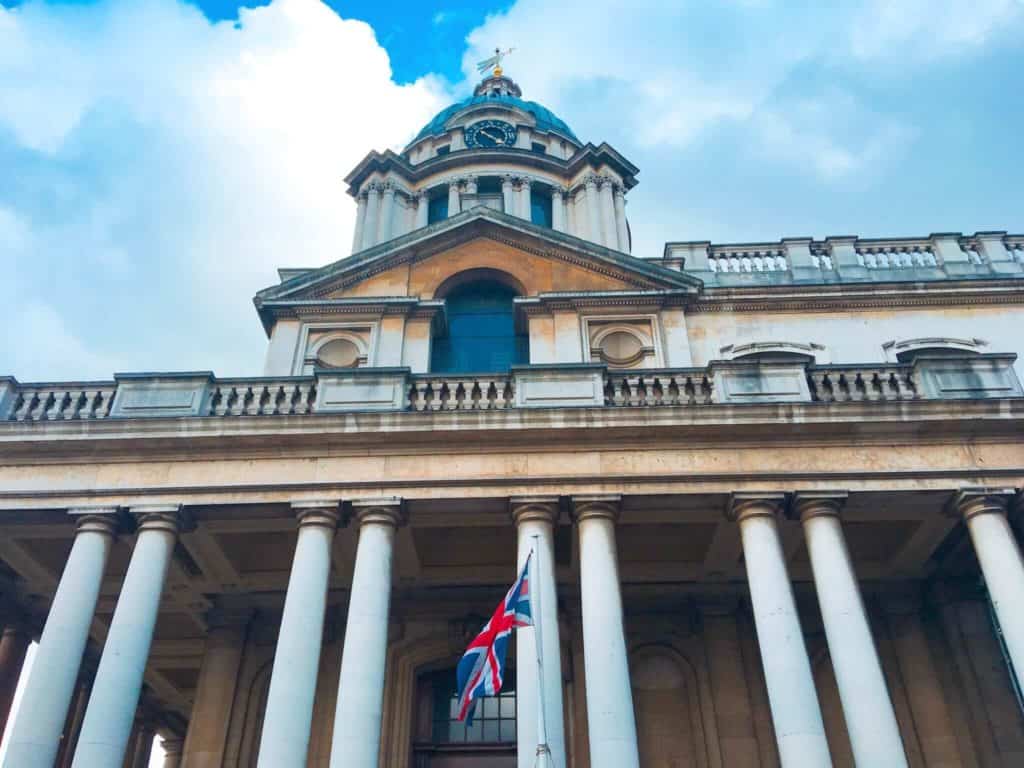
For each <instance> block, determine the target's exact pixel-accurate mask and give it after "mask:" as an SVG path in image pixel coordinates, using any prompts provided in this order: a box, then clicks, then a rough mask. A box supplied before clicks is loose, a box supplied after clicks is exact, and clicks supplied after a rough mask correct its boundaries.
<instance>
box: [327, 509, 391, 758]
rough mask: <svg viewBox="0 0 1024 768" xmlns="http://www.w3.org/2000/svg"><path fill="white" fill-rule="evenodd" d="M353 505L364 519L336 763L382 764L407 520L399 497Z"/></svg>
mask: <svg viewBox="0 0 1024 768" xmlns="http://www.w3.org/2000/svg"><path fill="white" fill-rule="evenodd" d="M352 509H353V513H354V515H355V519H356V522H357V523H358V525H359V544H358V545H357V547H356V563H355V569H354V570H353V573H352V590H351V592H350V593H349V603H348V617H347V619H346V621H345V647H344V650H343V652H342V657H341V673H340V676H339V680H338V702H337V705H336V707H335V710H334V734H333V737H332V739H331V762H330V768H377V763H378V757H379V753H380V729H381V719H382V717H383V707H384V666H385V661H386V658H387V646H388V617H389V613H390V608H391V566H392V560H393V558H394V548H395V530H396V528H398V526H399V525H401V524H402V523H403V522H404V515H403V511H402V504H401V500H400V499H397V498H388V499H365V500H357V501H354V502H352Z"/></svg>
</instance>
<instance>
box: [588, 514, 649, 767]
mask: <svg viewBox="0 0 1024 768" xmlns="http://www.w3.org/2000/svg"><path fill="white" fill-rule="evenodd" d="M619 505H620V499H619V497H618V496H579V497H575V498H574V499H573V516H574V518H575V520H576V526H577V528H578V533H579V557H580V601H581V607H582V614H583V667H584V674H585V675H586V680H587V685H586V699H587V735H588V738H589V741H590V766H591V768H639V765H640V754H639V749H638V746H637V739H636V720H635V718H634V714H633V689H632V685H631V683H630V677H629V661H628V656H627V653H626V633H625V627H624V624H623V617H622V595H621V592H620V586H619V566H618V560H617V555H616V547H615V522H616V520H617V519H618V515H619Z"/></svg>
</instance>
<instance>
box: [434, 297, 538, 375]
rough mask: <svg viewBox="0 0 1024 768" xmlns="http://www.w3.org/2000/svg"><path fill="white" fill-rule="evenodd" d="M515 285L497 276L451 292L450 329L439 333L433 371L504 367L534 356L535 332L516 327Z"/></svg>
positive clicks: (500, 369) (448, 300) (487, 370)
mask: <svg viewBox="0 0 1024 768" xmlns="http://www.w3.org/2000/svg"><path fill="white" fill-rule="evenodd" d="M515 295H516V294H515V291H514V290H513V289H512V288H509V287H508V286H507V285H504V284H502V283H499V282H497V281H495V280H479V281H476V282H472V283H467V284H465V285H460V286H458V287H457V288H456V289H455V290H453V291H452V292H451V293H450V294H448V295H447V296H446V297H445V300H446V308H447V319H448V333H447V335H445V336H440V337H437V338H435V339H434V344H433V348H432V350H431V359H430V370H431V372H433V373H501V372H504V371H507V370H508V369H509V367H510V366H513V365H521V364H523V363H526V362H528V361H529V337H528V336H527V334H526V333H525V332H524V330H523V329H517V328H516V318H515V306H514V305H513V303H512V299H513V298H515Z"/></svg>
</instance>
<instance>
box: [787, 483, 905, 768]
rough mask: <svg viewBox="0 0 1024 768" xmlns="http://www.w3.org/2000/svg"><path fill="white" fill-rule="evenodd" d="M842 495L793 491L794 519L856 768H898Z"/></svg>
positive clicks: (899, 746) (899, 750) (901, 760)
mask: <svg viewBox="0 0 1024 768" xmlns="http://www.w3.org/2000/svg"><path fill="white" fill-rule="evenodd" d="M845 501H846V493H845V492H840V493H822V492H813V493H799V494H797V496H796V499H795V501H794V504H793V510H794V512H795V513H796V515H798V516H799V518H800V521H801V523H802V525H803V529H804V538H805V540H806V542H807V553H808V555H809V556H810V559H811V570H812V571H813V573H814V587H815V589H816V590H817V592H818V605H819V606H820V607H821V618H822V623H823V624H824V625H825V637H826V638H827V640H828V649H829V656H831V658H832V668H833V669H834V670H835V676H836V683H837V685H838V687H839V699H840V701H841V702H842V705H843V716H844V718H845V719H846V730H847V732H848V733H849V734H850V745H851V747H852V748H853V756H854V759H855V761H856V763H857V765H884V766H892V768H901V766H902V767H905V766H906V765H907V757H906V754H905V753H904V749H903V739H902V738H901V737H900V727H899V723H897V721H896V712H895V711H894V710H893V706H892V700H891V699H890V698H889V688H888V686H887V685H886V682H885V676H884V675H883V674H882V665H881V663H880V662H879V659H878V651H877V649H876V648H875V643H874V640H873V638H872V636H871V627H870V625H869V624H868V616H867V611H866V610H865V609H864V602H863V600H862V599H861V596H860V588H859V587H858V585H857V576H856V574H855V573H854V570H853V563H852V561H851V560H850V553H849V551H848V550H847V548H846V541H845V539H844V537H843V529H842V523H841V522H840V518H839V516H840V512H841V510H842V508H843V504H844V503H845Z"/></svg>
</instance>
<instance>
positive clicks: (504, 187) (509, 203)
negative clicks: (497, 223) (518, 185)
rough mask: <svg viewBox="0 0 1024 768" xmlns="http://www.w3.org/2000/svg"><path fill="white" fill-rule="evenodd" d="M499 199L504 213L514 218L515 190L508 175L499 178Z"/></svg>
mask: <svg viewBox="0 0 1024 768" xmlns="http://www.w3.org/2000/svg"><path fill="white" fill-rule="evenodd" d="M501 199H502V202H503V204H504V209H505V213H507V214H508V215H509V216H516V215H518V214H517V213H516V189H515V182H514V181H513V180H512V177H511V176H510V175H509V174H505V175H504V176H502V177H501Z"/></svg>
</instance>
